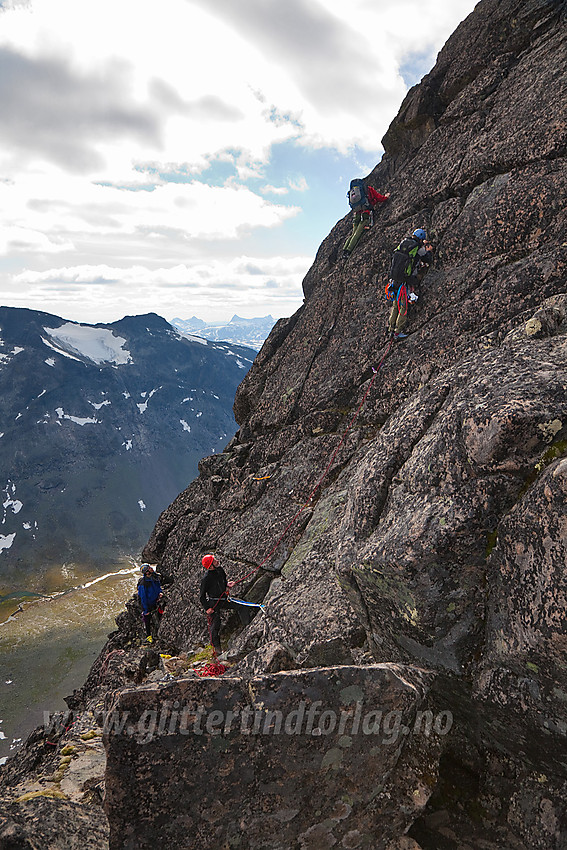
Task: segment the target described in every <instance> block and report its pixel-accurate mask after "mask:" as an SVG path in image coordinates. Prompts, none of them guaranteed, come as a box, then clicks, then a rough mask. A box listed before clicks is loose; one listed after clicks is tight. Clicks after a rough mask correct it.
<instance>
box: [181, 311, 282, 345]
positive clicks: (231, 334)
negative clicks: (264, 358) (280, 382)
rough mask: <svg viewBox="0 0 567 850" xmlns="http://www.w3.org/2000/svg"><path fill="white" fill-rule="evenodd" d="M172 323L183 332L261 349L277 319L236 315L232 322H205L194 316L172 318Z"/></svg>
mask: <svg viewBox="0 0 567 850" xmlns="http://www.w3.org/2000/svg"><path fill="white" fill-rule="evenodd" d="M171 324H172V325H173V326H174V327H175V328H178V329H179V330H180V331H183V333H194V334H198V335H199V336H201V337H203V338H204V339H211V340H218V341H221V340H222V341H225V342H233V343H235V344H236V345H247V346H250V348H253V349H255V350H256V351H259V350H260V349H261V348H262V345H263V344H264V340H266V339H267V337H268V334H269V333H270V331H271V330H272V328H273V326H274V324H275V319H273V318H272V316H263V317H261V318H257V319H243V318H242V317H241V316H236V315H234V316H233V317H232V319H231V320H230V322H226V323H223V322H204V321H203V319H198V318H197V317H196V316H193V317H192V318H191V319H178V318H175V319H172V320H171Z"/></svg>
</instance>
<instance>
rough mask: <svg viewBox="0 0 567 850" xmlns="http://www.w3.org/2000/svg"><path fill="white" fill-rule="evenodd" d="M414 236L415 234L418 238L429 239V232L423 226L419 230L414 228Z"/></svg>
mask: <svg viewBox="0 0 567 850" xmlns="http://www.w3.org/2000/svg"><path fill="white" fill-rule="evenodd" d="M412 236H415V238H416V239H421V241H422V242H423V240H424V239H427V233H426V232H425V230H424V229H423V228H422V227H418V228H417V230H414V232H413V233H412Z"/></svg>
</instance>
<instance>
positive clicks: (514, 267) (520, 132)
mask: <svg viewBox="0 0 567 850" xmlns="http://www.w3.org/2000/svg"><path fill="white" fill-rule="evenodd" d="M565 24H566V9H565V3H560V2H547V1H546V0H527V1H525V2H517V0H501V2H496V0H482V2H481V3H479V4H478V6H477V8H476V9H475V11H474V12H473V13H472V15H471V16H469V18H468V19H467V20H466V21H465V22H463V23H462V24H461V25H460V27H459V28H458V30H457V31H456V33H455V34H454V35H453V36H452V38H451V39H450V40H449V42H448V43H447V45H446V46H445V48H444V49H443V50H442V51H441V53H440V55H439V57H438V62H437V64H436V66H435V68H434V69H433V71H432V72H431V73H430V74H428V75H427V77H425V78H424V80H423V81H422V83H421V84H420V85H419V86H416V87H415V88H413V89H412V90H411V91H410V92H409V93H408V95H407V97H406V99H405V101H404V103H403V104H402V108H401V110H400V113H399V115H398V116H397V118H396V119H395V120H394V122H393V123H392V125H391V127H390V129H389V130H388V132H387V134H386V136H385V139H384V146H385V150H386V154H385V156H384V158H383V160H382V161H381V162H380V164H379V165H378V166H377V167H376V168H375V170H374V171H373V172H372V174H371V175H370V177H369V182H370V183H371V184H372V185H373V186H375V187H376V188H378V189H379V190H381V191H383V192H385V191H390V192H391V200H390V202H389V203H388V204H384V205H381V206H380V207H379V209H377V211H376V213H375V225H374V227H373V229H372V230H371V231H370V232H369V233H368V234H367V235H366V236H365V237H364V238H363V240H362V241H361V243H360V244H359V246H358V248H357V249H356V251H355V252H354V254H353V255H352V256H351V257H350V258H349V259H348V260H344V259H343V257H342V245H343V243H344V240H345V238H346V235H347V234H348V232H349V230H350V226H351V222H350V217H349V216H346V217H345V218H344V219H343V220H342V221H340V222H339V223H338V224H337V225H336V227H335V228H334V229H333V231H332V232H331V233H330V234H329V236H328V237H327V238H326V239H325V241H324V242H323V244H322V245H321V247H320V249H319V251H318V253H317V257H316V259H315V262H314V264H313V266H312V268H311V270H310V271H309V272H308V274H307V276H306V278H305V281H304V292H305V303H304V305H303V307H302V308H301V309H300V310H299V311H298V312H297V313H296V314H295V315H294V316H293V317H291V318H290V319H287V320H280V322H278V323H277V324H276V326H275V328H274V330H273V331H272V333H271V335H270V337H269V338H268V340H267V341H266V343H265V345H264V347H263V348H262V350H261V351H260V353H259V355H258V357H257V358H256V360H255V363H254V365H253V367H252V368H251V370H250V372H249V373H248V375H247V376H246V378H245V379H244V381H243V383H242V384H241V386H240V387H239V389H238V392H237V395H236V400H235V405H234V410H235V415H236V418H237V421H238V422H239V423H240V426H241V427H240V430H239V432H238V433H237V435H236V437H235V438H234V440H233V441H232V442H231V443H230V444H229V445H228V447H227V448H226V449H225V451H224V452H223V454H222V455H220V456H218V457H215V458H207V459H205V460H204V461H202V463H201V466H200V470H201V474H200V477H199V479H198V480H197V481H195V482H194V483H193V484H192V485H191V487H190V488H189V489H188V490H186V491H185V492H184V493H182V494H181V495H180V496H179V497H178V498H177V500H176V501H175V502H174V503H173V504H172V505H171V506H170V507H169V508H168V509H167V510H166V511H165V512H164V513H163V514H162V516H161V517H160V519H159V521H158V523H157V525H156V528H155V530H154V533H153V535H152V537H151V539H150V541H149V543H148V546H147V547H146V550H145V553H144V556H145V557H146V558H156V559H160V560H161V562H162V564H163V565H164V567H165V568H166V569H167V570H170V571H172V572H174V573H175V574H176V576H177V581H178V584H177V587H178V592H177V594H176V595H175V596H174V599H173V602H172V604H171V606H170V608H169V609H168V611H167V613H166V617H165V619H164V622H163V625H162V635H163V638H164V640H166V641H169V642H170V643H172V644H174V645H177V646H178V647H180V648H188V647H190V646H192V645H195V644H197V643H199V641H202V642H206V640H207V638H206V631H205V624H204V621H203V615H202V612H201V610H200V609H199V605H198V599H197V589H198V582H199V577H200V571H199V567H200V558H201V556H202V555H203V554H204V552H206V551H215V552H216V553H217V556H218V557H219V558H220V559H221V561H222V563H223V566H224V567H225V569H226V570H227V572H228V573H229V575H230V576H231V577H232V578H241V577H243V576H246V577H247V578H246V579H245V581H244V582H243V584H242V585H241V586H240V588H239V594H240V595H242V594H244V593H245V592H248V593H249V594H250V595H249V597H248V598H251V599H253V598H256V597H260V598H261V597H262V596H264V595H265V599H264V601H265V604H266V608H265V614H263V615H260V616H259V617H257V618H256V619H255V620H254V621H253V623H252V624H251V625H250V626H249V627H248V628H247V629H246V630H245V631H243V632H241V633H240V634H238V635H237V636H235V637H233V639H232V640H231V644H230V648H229V658H231V659H232V660H233V661H235V662H237V665H236V667H235V668H234V671H233V672H240V673H241V674H242V675H243V676H250V675H253V674H254V673H256V674H258V673H261V672H262V671H263V670H265V669H270V670H273V669H277V668H278V665H281V666H280V667H279V669H285V668H290V667H294V666H295V667H314V666H316V665H329V664H333V663H341V664H345V663H346V664H350V663H352V662H353V661H354V662H356V663H365V662H367V661H368V660H369V659H371V660H373V661H375V662H398V663H404V664H409V665H412V664H415V665H418V666H420V667H427V668H428V669H429V670H431V671H435V672H436V684H435V686H434V691H436V693H437V697H438V699H439V700H441V701H442V704H443V706H444V707H447V706H450V707H451V710H452V711H453V712H454V713H455V717H456V724H457V726H458V727H459V732H458V735H457V736H456V737H453V739H452V740H453V743H452V744H448V746H447V747H446V749H445V754H444V756H443V758H442V760H441V767H440V774H441V778H440V781H439V783H438V790H437V792H435V793H434V794H433V797H432V799H431V801H430V803H429V805H428V809H427V810H426V813H425V814H424V816H423V817H421V818H420V819H419V820H418V821H416V824H415V825H414V827H413V830H414V833H415V836H416V838H419V841H420V842H421V843H422V845H423V847H425V848H428V847H435V848H436V849H437V848H439V847H441V846H443V847H447V848H457V847H459V848H463V847H465V846H469V845H470V846H476V844H475V842H477V841H480V840H481V839H482V840H483V841H485V842H487V843H486V845H483V846H487V847H502V846H513V847H518V848H524V847H526V848H527V847H530V848H536V847H537V848H539V847H541V848H559V847H563V846H565V843H566V842H567V813H566V811H565V806H564V802H563V799H562V798H563V796H564V795H563V791H564V784H565V781H566V780H567V747H566V746H565V735H566V730H567V672H566V665H565V648H566V638H565V626H564V621H565V617H564V613H565V596H566V580H565V566H566V562H567V527H566V519H565V491H566V486H567V485H566V480H567V471H566V470H567V466H566V464H567V461H566V460H565V455H566V451H567V281H566V269H567V260H566V258H567V251H566V249H567V242H566V235H565V234H566V233H567V216H566V213H565V195H566V192H565V190H566V182H567V169H566V165H565V153H566V141H567V123H566V113H565V103H566V102H567V78H566V73H565V68H566V67H567V63H566V60H567V49H566V38H565V33H566V27H565ZM418 226H421V227H425V228H426V229H427V231H428V235H429V237H430V238H431V239H432V241H433V242H434V243H435V245H436V260H435V264H434V267H433V268H432V270H430V271H429V273H428V274H427V276H426V277H425V279H424V281H423V283H422V287H421V297H420V300H419V301H418V303H417V305H416V306H415V307H412V308H411V315H410V320H409V330H410V331H411V334H410V336H409V338H408V339H407V340H405V341H404V342H398V343H396V344H395V346H394V347H393V348H392V350H391V351H390V352H389V354H388V356H387V358H386V360H385V363H384V366H383V368H382V369H381V370H380V372H379V374H378V376H377V377H373V373H372V370H371V369H370V366H372V365H373V364H374V365H376V364H378V363H379V362H380V361H381V358H382V356H383V354H384V351H385V347H386V322H387V311H388V306H387V305H386V304H385V303H384V301H383V296H382V293H383V289H384V283H385V280H386V278H387V271H388V267H389V258H390V254H391V251H392V249H393V247H395V246H396V245H397V244H398V242H399V241H400V239H401V238H402V237H403V236H404V235H406V234H408V233H411V232H412V231H413V230H414V229H415V228H416V227H418ZM371 379H372V385H371V387H370V392H369V393H368V395H367V397H366V398H365V400H364V404H363V406H362V408H360V410H359V405H360V404H361V402H362V400H363V398H364V395H365V393H366V391H367V390H368V389H369V384H368V381H369V380H371ZM357 411H359V412H358V415H356V416H355V414H357ZM353 417H355V418H354V419H353ZM349 424H350V425H351V427H350V428H349V430H348V432H347V433H346V436H345V431H346V429H347V427H348V426H349ZM343 438H344V439H343ZM342 439H343V442H342V443H341V440H342ZM339 444H340V450H339V451H338V452H337V454H336V456H335V454H334V453H335V451H336V449H337V448H338V446H339ZM322 475H324V478H323V480H322V481H321V476H322ZM319 483H320V486H318V485H319ZM310 496H312V498H309V497H310ZM286 529H287V530H286ZM284 532H285V533H284ZM282 535H283V536H282ZM259 565H261V566H262V569H260V570H259V571H255V570H256V568H257V567H258V566H259ZM263 568H269V569H272V570H274V569H275V570H278V571H281V576H280V577H278V578H276V579H273V580H272V581H271V583H270V578H271V577H270V576H269V575H268V574H267V573H265V572H264V569H263ZM258 576H262V578H258ZM268 585H269V589H267V587H268ZM266 590H267V592H266ZM255 594H256V596H255ZM266 665H267V667H266ZM439 704H441V702H440V703H439ZM455 741H458V743H455ZM465 775H466V776H468V777H469V779H468V780H465V781H463V776H465ZM471 777H474V779H471ZM514 783H516V784H514ZM465 786H466V788H467V790H466V792H465V791H464V790H463V789H464V787H465ZM519 786H521V788H522V790H521V791H519V790H517V789H518V787H519ZM504 798H505V799H506V800H508V799H510V803H509V804H508V803H503V802H502V799H504ZM481 801H482V805H481ZM475 807H476V808H475ZM457 811H459V812H460V814H459V815H457ZM378 823H380V819H379V818H377V824H378ZM439 829H441V832H439ZM443 830H444V832H443ZM414 833H412V834H414ZM467 841H468V842H469V844H467ZM443 842H445V843H443ZM491 842H492V843H491ZM499 842H500V843H499ZM250 846H255V845H253V844H251V845H250ZM258 846H260V845H258ZM306 846H308V845H306ZM309 846H311V845H309ZM361 846H362V845H361Z"/></svg>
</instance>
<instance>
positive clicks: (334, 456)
mask: <svg viewBox="0 0 567 850" xmlns="http://www.w3.org/2000/svg"><path fill="white" fill-rule="evenodd" d="M392 344H393V340H392V339H390V340H389V341H388V345H387V346H386V349H385V351H384V354H383V355H382V358H381V360H380V362H379V363H378V366H376V367H374V366H373V367H372V372H373V373H374V374H373V376H372V380H371V381H370V383H369V384H368V387H367V388H366V392H365V393H364V395H363V397H362V401H361V402H360V404H359V405H358V407H357V409H356V411H355V413H354V415H353V417H352V418H351V420H350V422H349V423H348V425H347V427H346V429H345V431H344V433H343V435H342V437H341V440H340V442H339V444H338V445H337V447H336V449H335V450H334V452H333V454H332V455H331V459H330V460H329V462H328V464H327V466H326V467H325V470H324V472H323V474H322V475H321V477H320V478H319V480H318V481H317V483H316V484H315V486H314V487H313V489H312V491H311V493H310V494H309V496H308V497H307V501H306V502H305V503H304V504H303V505H302V506H301V508H300V509H299V510H298V511H297V512H296V513H295V514H294V516H292V518H291V519H290V521H289V522H288V524H287V525H286V527H285V528H284V530H283V531H282V533H281V534H280V536H279V537H278V539H277V540H276V542H275V543H274V545H273V546H272V548H271V549H270V550H269V552H268V554H267V555H266V556H265V558H264V559H263V560H262V561H261V562H260V563H259V564H258V566H257V567H255V568H254V569H253V570H251V571H250V572H249V573H247V574H246V575H244V576H242V578H239V579H238V580H237V581H235V582H234V584H233V587H234V585H236V584H240V583H241V582H243V581H245V580H246V579H247V578H250V576H252V575H254V573H257V572H258V570H261V569H262V567H263V566H264V564H265V563H267V562H268V561H269V560H270V558H271V557H272V555H273V554H274V552H275V551H276V549H277V548H278V546H279V545H280V543H281V542H282V540H283V539H284V537H285V536H286V534H287V532H288V531H289V530H290V528H291V527H292V526H293V525H294V524H295V523H296V522H297V520H298V519H299V517H300V516H301V514H302V513H303V511H304V510H305V509H306V508H307V507H309V504H310V503H311V501H312V500H313V498H314V496H315V494H316V493H317V491H318V490H319V488H320V487H321V485H322V484H323V481H324V480H325V478H326V477H327V475H328V473H329V470H330V469H331V467H332V465H333V463H334V461H335V458H336V456H337V455H338V453H339V451H340V450H341V448H342V446H343V444H344V442H345V440H346V438H347V436H348V433H349V431H350V430H351V428H352V426H353V425H354V423H355V422H356V420H357V419H358V416H359V414H360V411H361V410H362V408H363V406H364V403H365V401H366V399H367V398H368V395H369V393H370V391H371V389H372V386H373V384H374V381H375V380H376V378H377V376H378V372H379V371H380V369H381V368H382V366H383V365H384V361H385V360H386V357H387V356H388V354H389V352H390V349H391V347H392ZM217 604H218V603H217Z"/></svg>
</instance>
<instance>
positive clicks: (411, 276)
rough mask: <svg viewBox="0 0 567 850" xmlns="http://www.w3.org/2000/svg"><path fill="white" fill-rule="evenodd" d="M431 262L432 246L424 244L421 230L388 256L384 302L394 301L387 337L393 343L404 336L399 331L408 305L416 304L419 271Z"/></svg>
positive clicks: (419, 228)
mask: <svg viewBox="0 0 567 850" xmlns="http://www.w3.org/2000/svg"><path fill="white" fill-rule="evenodd" d="M432 262H433V246H432V245H431V244H430V243H429V242H427V233H426V232H425V230H424V229H423V228H422V227H418V228H417V230H414V232H413V233H412V235H411V236H406V238H405V239H402V241H401V242H400V244H399V245H398V247H397V248H396V249H395V250H394V253H393V254H392V262H391V264H390V279H389V281H388V283H387V285H386V299H387V300H388V301H389V300H391V299H393V300H394V303H393V304H392V309H391V310H390V319H389V322H388V327H389V331H390V336H391V338H393V339H394V340H396V339H404V338H405V337H406V336H407V334H405V333H403V329H404V327H405V325H406V322H407V319H408V302H412V301H417V298H418V296H417V293H416V288H417V283H418V279H419V271H420V268H425V269H427V268H428V267H429V266H430V265H431V263H432ZM408 291H409V292H408Z"/></svg>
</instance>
